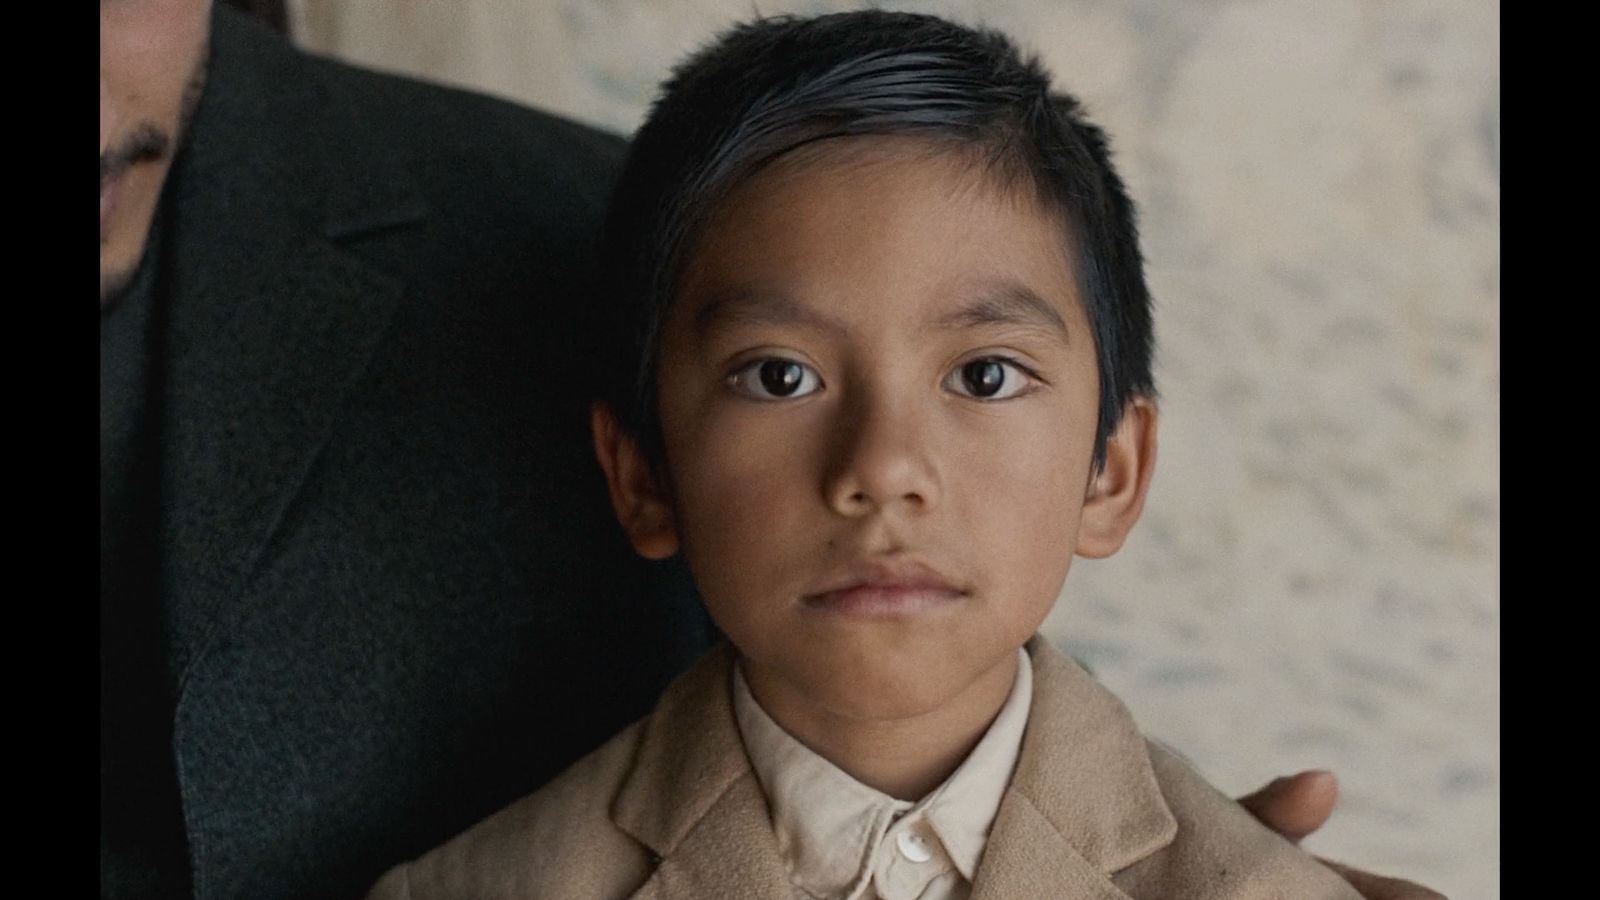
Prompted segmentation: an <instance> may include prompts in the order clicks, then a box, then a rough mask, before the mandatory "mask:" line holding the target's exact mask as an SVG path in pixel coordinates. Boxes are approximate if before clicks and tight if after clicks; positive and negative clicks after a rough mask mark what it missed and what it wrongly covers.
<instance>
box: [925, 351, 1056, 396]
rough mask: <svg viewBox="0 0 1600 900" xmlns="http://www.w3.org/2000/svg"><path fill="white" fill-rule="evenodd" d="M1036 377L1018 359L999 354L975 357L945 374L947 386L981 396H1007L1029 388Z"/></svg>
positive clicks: (953, 389)
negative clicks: (1005, 357) (1006, 357)
mask: <svg viewBox="0 0 1600 900" xmlns="http://www.w3.org/2000/svg"><path fill="white" fill-rule="evenodd" d="M1033 380H1034V379H1033V377H1032V376H1031V375H1029V374H1028V373H1027V372H1026V371H1025V370H1023V369H1022V367H1020V366H1018V365H1017V364H1016V363H1013V362H1010V361H1009V360H1005V359H997V358H995V357H985V358H984V359H975V360H973V361H972V362H969V363H966V364H964V365H962V366H961V367H960V368H957V369H956V370H955V371H953V372H951V373H950V374H949V375H948V376H946V377H945V383H944V386H945V388H946V389H947V390H951V391H955V392H956V393H958V394H961V395H963V396H966V397H973V398H975V399H978V400H1005V399H1007V398H1009V397H1015V396H1017V395H1018V394H1020V393H1022V392H1023V391H1025V390H1027V388H1028V385H1029V384H1031V383H1032V382H1033Z"/></svg>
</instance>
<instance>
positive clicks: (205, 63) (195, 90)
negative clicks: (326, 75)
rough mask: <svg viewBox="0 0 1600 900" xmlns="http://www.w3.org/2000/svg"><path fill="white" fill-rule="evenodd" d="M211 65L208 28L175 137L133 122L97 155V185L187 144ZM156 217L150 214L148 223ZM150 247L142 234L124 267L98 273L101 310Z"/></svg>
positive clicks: (150, 125) (129, 278)
mask: <svg viewBox="0 0 1600 900" xmlns="http://www.w3.org/2000/svg"><path fill="white" fill-rule="evenodd" d="M210 65H211V34H210V32H209V31H207V33H206V35H205V37H204V47H203V49H202V51H201V53H200V58H199V60H197V61H196V62H195V66H194V70H193V71H192V72H190V73H189V78H188V80H187V81H186V82H185V83H184V86H183V97H182V99H181V100H180V101H179V106H178V123H177V128H176V130H175V135H176V136H175V137H174V135H172V134H168V133H167V132H166V131H165V130H164V129H163V128H162V127H161V126H159V125H157V124H156V123H155V122H152V121H150V120H148V119H146V120H145V121H143V122H140V123H139V124H137V125H135V126H134V127H133V129H132V130H131V131H129V133H128V135H127V137H125V138H123V140H122V141H121V142H120V143H118V144H117V145H116V146H114V147H111V148H109V149H108V150H106V152H104V153H102V154H100V184H101V187H102V188H103V187H104V186H105V184H106V182H107V181H110V180H112V179H115V178H117V177H118V176H120V175H121V174H122V173H123V172H125V171H127V170H128V169H129V168H131V167H132V166H134V165H135V164H138V163H147V162H160V161H161V160H162V159H163V158H164V157H168V156H169V155H170V156H172V157H176V156H177V154H178V152H179V151H180V150H182V149H183V147H184V146H185V145H186V143H187V141H188V139H189V134H190V127H189V126H190V125H192V124H193V123H194V116H195V112H196V111H197V110H198V109H199V108H200V98H201V96H202V95H203V94H204V93H205V86H206V75H207V73H208V71H209V69H210ZM166 177H167V178H170V177H172V168H171V165H170V160H169V165H168V168H167V173H166ZM165 189H166V182H165V180H163V182H162V184H161V186H159V187H158V188H157V189H156V192H157V198H158V199H157V202H158V203H159V202H160V200H159V197H160V195H161V194H162V193H164V192H165ZM154 221H155V216H153V215H152V216H151V222H152V223H153V222H154ZM149 246H150V235H149V234H145V235H144V239H143V242H142V244H141V250H140V254H139V258H138V259H135V260H134V261H133V264H132V265H131V266H129V267H127V268H126V269H122V270H118V271H114V272H109V273H105V272H102V273H101V276H100V309H101V310H102V311H104V310H106V309H108V308H109V307H111V306H112V305H113V304H114V303H115V301H116V300H117V299H119V298H120V297H121V296H122V293H123V292H124V291H126V290H127V289H128V285H129V284H130V283H131V282H132V281H133V277H134V275H135V274H136V273H137V272H138V271H139V266H140V264H141V263H142V262H143V260H144V254H145V253H146V252H148V249H149Z"/></svg>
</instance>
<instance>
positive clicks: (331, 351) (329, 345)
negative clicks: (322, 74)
mask: <svg viewBox="0 0 1600 900" xmlns="http://www.w3.org/2000/svg"><path fill="white" fill-rule="evenodd" d="M213 21H214V25H213V48H214V49H213V58H212V65H211V79H210V82H209V84H208V85H207V90H206V94H205V96H204V99H203V100H202V103H201V107H200V110H199V111H198V114H197V117H196V120H195V127H194V132H193V133H194V135H195V140H194V143H193V144H192V145H191V146H190V147H188V148H187V149H186V150H185V151H184V154H183V157H182V158H181V159H180V161H179V164H178V166H177V168H175V170H174V177H173V184H172V185H171V186H170V190H169V195H168V197H167V201H168V206H169V208H170V210H171V219H172V224H171V227H172V228H173V229H174V230H175V235H176V238H175V239H174V240H169V241H167V242H166V245H167V246H168V247H170V248H171V255H170V257H169V259H168V260H167V264H166V265H165V266H164V267H163V268H164V270H165V271H166V272H167V273H168V274H167V276H166V279H167V280H166V283H165V284H164V285H163V288H164V296H165V297H166V298H167V304H168V305H167V308H166V309H165V311H164V314H165V315H166V316H167V327H166V329H165V334H166V340H167V341H168V343H167V346H166V347H165V348H164V352H163V354H162V355H163V356H164V358H165V359H166V360H167V361H168V362H167V366H168V368H167V371H166V373H165V385H166V388H165V403H164V404H163V409H164V410H165V411H166V416H167V418H166V420H165V422H164V423H163V445H164V449H163V472H162V485H163V488H162V489H163V494H164V496H163V508H164V509H168V510H182V511H183V515H182V516H169V517H167V519H166V521H164V522H163V523H162V530H163V535H162V536H163V546H164V547H166V548H167V558H166V565H165V569H164V572H163V582H164V589H165V593H166V595H167V597H168V598H169V600H170V602H171V604H172V606H173V608H172V609H171V610H170V611H169V621H170V622H171V623H173V624H172V627H173V629H174V633H173V634H172V641H171V644H172V646H173V648H174V653H175V656H176V659H175V660H174V663H175V665H174V672H175V673H176V676H177V678H178V681H179V685H180V690H181V685H182V683H183V682H184V680H185V679H186V676H187V672H188V671H189V669H190V666H192V664H193V662H194V660H195V659H196V658H198V657H199V656H201V655H203V654H204V653H205V651H206V649H207V648H208V647H209V646H210V645H211V643H212V641H213V639H214V637H215V636H216V635H217V634H219V633H225V632H226V631H227V629H228V628H229V627H230V625H231V624H232V622H234V621H235V620H236V619H237V618H238V617H239V616H241V615H244V614H245V613H246V612H247V609H246V607H247V604H246V603H244V602H242V601H241V594H243V593H244V592H245V588H246V586H247V584H248V582H249V579H250V575H251V573H252V572H253V571H254V569H255V567H256V566H257V564H258V562H259V561H260V560H261V559H262V557H263V555H264V554H265V553H266V552H267V550H268V547H269V546H270V540H271V537H272V535H273V533H274V531H275V529H276V528H277V527H278V525H279V523H280V522H281V521H282V520H283V518H284V516H285V514H286V512H287V511H288V510H289V509H290V506H291V503H292V501H293V498H294V496H295V494H296V492H297V491H298V490H299V488H300V486H301V484H302V482H303V481H304V479H305V477H306V475H307V473H308V471H309V470H310V469H311V467H312V465H313V463H314V460H315V458H316V455H317V453H318V451H319V449H320V448H321V447H322V445H323V444H324V443H325V442H326V440H327V438H328V436H329V434H330V433H331V432H332V430H333V427H334V423H335V421H336V418H337V415H338V411H339V408H340V406H341V404H342V403H343V401H344V399H345V397H346V395H347V393H348V391H349V389H350V387H351V386H352V385H353V384H354V383H355V382H356V381H357V380H358V379H359V378H360V376H361V374H362V373H363V371H364V370H365V368H366V365H367V362H368V360H369V359H370V358H371V357H372V354H373V351H374V349H375V347H376V346H377V344H378V342H379V339H380V336H381V335H382V333H383V331H384V328H385V325H386V323H387V322H388V321H389V319H390V317H391V314H392V313H393V310H394V308H395V305H396V303H397V302H398V300H399V298H400V297H401V296H402V293H403V286H402V285H401V284H399V283H398V282H396V281H394V280H393V279H391V278H389V277H387V276H386V275H384V274H382V273H381V272H378V271H376V270H374V269H372V268H369V267H368V266H367V265H365V264H364V263H362V262H361V261H359V260H357V259H356V258H354V257H353V256H351V255H349V254H348V253H346V252H345V251H344V250H343V249H342V248H341V247H340V246H339V245H338V244H337V243H335V241H334V240H333V239H332V237H331V235H334V234H339V235H348V234H352V233H355V232H356V231H358V230H359V226H361V225H363V224H368V223H373V222H377V223H388V224H395V223H400V222H406V221H414V220H416V219H417V218H418V217H419V216H420V214H421V204H420V202H418V201H416V200H415V199H414V194H413V193H411V192H409V191H407V190H406V189H405V188H404V185H405V184H406V181H405V179H404V178H403V177H400V176H399V175H398V173H396V172H394V171H392V170H391V169H386V168H383V167H381V165H379V164H378V163H377V162H376V161H374V160H371V159H363V160H344V159H338V158H335V159H328V156H329V155H330V154H332V155H334V156H338V154H340V153H341V152H348V151H341V150H340V149H339V148H338V147H337V146H332V145H331V142H328V141H325V140H323V139H322V138H321V133H322V132H321V128H320V125H319V123H320V122H324V121H327V119H326V118H325V117H327V116H335V115H340V116H342V115H345V114H346V113H347V111H346V110H342V109H338V108H336V107H337V104H336V103H335V102H334V100H332V99H331V98H329V97H327V96H325V95H324V93H323V91H322V89H321V87H320V85H319V84H318V83H317V82H316V81H314V80H313V79H310V78H308V77H307V76H306V74H305V71H304V69H303V67H296V66H290V65H286V64H285V62H286V60H285V50H284V49H283V48H281V47H275V46H271V45H268V46H267V47H266V48H263V46H262V42H260V41H254V42H252V41H246V40H243V39H241V37H240V30H241V29H243V28H246V27H250V26H247V25H244V24H241V23H239V22H236V21H234V20H233V18H231V17H230V16H227V15H225V14H224V13H223V12H222V11H220V10H219V11H218V14H217V15H216V16H215V17H214V20H213ZM261 122H289V123H293V124H294V125H295V126H298V127H294V128H291V129H285V132H278V133H275V132H272V131H267V130H264V129H262V128H261V127H260V125H259V123H261ZM240 172H253V173H256V174H255V175H254V176H253V177H248V178H241V177H239V174H238V173H240ZM330 173H331V174H330ZM368 184H374V185H377V187H374V188H373V189H372V191H371V192H370V198H371V202H370V203H369V204H367V205H366V207H365V208H364V207H363V204H362V191H361V187H362V186H363V185H368ZM396 185H399V186H401V187H396ZM352 223H354V226H356V227H352Z"/></svg>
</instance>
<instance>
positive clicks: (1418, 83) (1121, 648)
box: [291, 0, 1500, 900]
mask: <svg viewBox="0 0 1600 900" xmlns="http://www.w3.org/2000/svg"><path fill="white" fill-rule="evenodd" d="M882 5H884V6H887V7H891V8H907V9H920V10H925V11H931V12H936V13H940V14H943V15H947V16H950V17H953V18H956V19H960V20H963V21H967V22H983V23H986V24H990V25H993V26H996V27H999V28H1002V29H1004V30H1006V31H1008V32H1009V33H1011V34H1012V35H1014V36H1016V37H1017V38H1019V39H1020V40H1021V41H1022V43H1024V44H1025V45H1026V46H1028V47H1030V48H1031V49H1033V50H1034V51H1036V52H1037V53H1039V54H1040V55H1041V56H1042V57H1043V58H1044V60H1045V61H1046V63H1047V64H1048V65H1049V66H1050V67H1051V69H1052V70H1053V71H1054V72H1055V74H1056V76H1057V78H1058V81H1059V83H1060V84H1061V85H1062V86H1063V87H1065V88H1067V89H1068V90H1071V91H1073V92H1074V93H1077V94H1078V95H1079V96H1080V97H1081V98H1083V99H1084V100H1085V101H1086V104H1087V106H1088V108H1089V110H1090V113H1091V115H1092V116H1094V117H1095V118H1096V119H1097V120H1098V121H1099V122H1100V124H1102V125H1104V126H1105V127H1106V128H1107V130H1108V131H1109V132H1110V133H1111V135H1112V137H1113V140H1114V149H1115V150H1116V151H1117V157H1118V161H1119V165H1120V167H1121V169H1122V172H1123V175H1124V176H1125V177H1126V179H1127V181H1128V184H1129V187H1130V189H1131V190H1132V193H1133V195H1134V198H1135V200H1136V201H1137V202H1138V203H1139V205H1140V207H1141V210H1142V216H1143V218H1142V221H1143V232H1144V238H1145V250H1146V254H1147V257H1148V261H1149V275H1150V280H1151V284H1152V288H1153V290H1154V293H1155V296H1156V302H1157V304H1158V308H1157V318H1156V322H1157V329H1158V339H1159V342H1160V349H1159V357H1158V360H1159V361H1158V367H1157V379H1158V383H1159V385H1160V388H1161V391H1162V416H1163V421H1162V426H1161V453H1160V461H1159V464H1158V466H1157V475H1156V482H1155V486H1154V489H1153V491H1152V494H1151V497H1150V501H1149V504H1148V506H1147V507H1146V511H1145V514H1144V518H1143V520H1142V521H1141V523H1140V525H1139V526H1138V528H1137V529H1136V530H1135V532H1134V534H1133V537H1132V538H1131V539H1130V541H1129V543H1128V545H1127V546H1126V547H1125V548H1124V550H1123V551H1122V552H1121V553H1119V554H1118V555H1117V556H1115V557H1113V558H1112V559H1110V560H1106V561H1100V562H1090V561H1084V560H1079V561H1078V562H1077V563H1076V564H1074V566H1073V569H1072V573H1071V575H1070V576H1069V578H1068V581H1067V588H1066V590H1065V592H1064V594H1063V596H1062V598H1061V601H1060V603H1059V604H1058V605H1057V607H1056V610H1055V612H1054V613H1053V614H1052V615H1051V617H1050V619H1049V620H1048V622H1047V623H1046V626H1045V628H1046V633H1047V634H1048V635H1049V636H1050V637H1051V638H1052V639H1053V640H1055V641H1056V642H1057V643H1058V644H1059V645H1061V646H1062V647H1064V648H1066V649H1067V650H1069V651H1070V652H1072V653H1074V654H1076V655H1077V656H1078V657H1079V658H1081V659H1083V660H1084V661H1086V662H1087V663H1088V664H1089V665H1090V666H1091V667H1092V668H1093V669H1094V670H1095V671H1096V673H1097V674H1098V675H1099V676H1100V677H1101V678H1102V680H1104V681H1105V682H1106V683H1107V684H1108V685H1109V686H1111V687H1112V689H1113V690H1115V691H1117V692H1118V693H1119V694H1120V695H1121V696H1122V697H1123V698H1124V700H1125V701H1126V702H1127V703H1128V705H1129V706H1130V707H1131V708H1132V709H1133V711H1134V714H1135V715H1136V717H1137V718H1138V719H1139V720H1140V722H1141V724H1142V725H1143V726H1144V728H1145V729H1146V731H1147V732H1148V733H1150V734H1152V735H1153V736H1156V737H1158V738H1161V739H1163V740H1165V741H1167V742H1168V743H1170V744H1172V745H1174V746H1175V747H1177V748H1179V749H1180V750H1181V751H1182V752H1183V753H1185V754H1186V755H1187V756H1189V757H1190V758H1191V759H1192V760H1193V761H1194V763H1195V764H1196V765H1197V766H1198V767H1199V768H1200V769H1201V770H1202V771H1203V772H1204V773H1205V774H1206V775H1207V776H1208V777H1210V778H1211V779H1212V780H1213V781H1214V782H1215V783H1216V784H1217V785H1218V786H1219V787H1221V788H1223V789H1224V790H1227V791H1230V792H1235V793H1237V792H1242V791H1245V790H1247V789H1250V788H1253V787H1255V786H1257V785H1259V784H1260V783H1262V782H1264V781H1265V780H1266V779H1267V778H1268V777H1269V776H1271V775H1274V774H1278V773H1285V772H1290V771H1295V770H1298V769H1301V768H1307V767H1328V768H1332V769H1334V770H1335V771H1336V772H1337V773H1338V774H1339V776H1340V777H1341V780H1342V782H1343V786H1344V793H1343V802H1342V805H1341V807H1340V809H1339V811H1338V812H1337V813H1336V814H1335V816H1334V819H1333V822H1332V823H1331V824H1330V825H1328V827H1327V828H1325V829H1324V830H1323V831H1322V832H1321V833H1319V834H1318V835H1316V836H1315V837H1313V838H1312V839H1311V840H1310V841H1309V842H1308V846H1309V847H1310V848H1311V849H1313V850H1315V851H1316V852H1319V853H1323V854H1325V855H1329V856H1333V857H1338V858H1346V859H1349V860H1352V861H1355V862H1358V863H1360V864H1362V865H1364V866H1366V867H1369V868H1372V869H1375V870H1379V871H1391V872H1394V873H1396V874H1404V875H1407V876H1409V877H1413V878H1416V879H1418V880H1421V881H1424V882H1426V883H1428V884H1430V885H1432V886H1434V887H1437V888H1439V889H1441V890H1444V891H1445V892H1446V893H1448V894H1449V895H1450V896H1451V897H1452V898H1454V900H1484V898H1493V897H1498V896H1499V891H1498V888H1497V887H1496V884H1497V882H1498V876H1499V824H1498V820H1499V795H1500V783H1499V671H1500V657H1499V622H1500V611H1499V588H1498V580H1499V533H1498V531H1499V520H1500V500H1499V476H1498V472H1499V423H1498V417H1499V394H1500V388H1499V308H1498V300H1499V280H1500V263H1499V178H1500V97H1499V13H1498V9H1497V6H1496V5H1495V4H1493V3H1490V2H1485V0H1453V2H1442V0H1431V2H1430V0H1417V2H1392V0H1365V2H1335V0H1323V2H1317V0H1305V2H1229V0H1189V2H1167V0H1163V2H1157V0H1102V2H1092V0H1082V2H1042V0H1035V2H1005V0H995V2H988V3H973V2H967V3H957V2H942V3H941V2H932V3H890V4H882ZM851 6H852V4H846V3H831V2H812V3H781V2H751V0H676V2H664V0H650V2H645V0H549V2H542V3H540V2H531V0H524V2H511V0H503V2H491V0H455V2H443V0H433V2H427V0H368V2H361V0H340V2H337V3H336V2H333V0H300V2H298V3H291V11H292V13H293V18H294V27H295V30H296V34H297V36H298V38H299V40H300V41H301V42H302V43H303V44H304V45H306V46H308V47H310V48H313V49H315V50H319V51H322V52H327V53H330V54H333V55H336V56H339V57H343V58H346V59H349V60H352V61H358V62H362V63H366V64H369V65H373V66H376V67H379V68H385V69H391V70H397V71H405V72H411V73H415V74H419V75H422V76H425V77H429V78H432V79H435V80H440V81H445V82H451V83H456V84H463V85H469V86H474V87H477V88H479V89H482V90H487V91H489V92H492V93H496V94H499V95H502V96H506V97H511V98H514V99H518V100H521V101H523V102H526V103H530V104H533V105H537V106H541V107H544V108H546V109H550V110H553V111H557V112H560V113H563V114H566V115H569V116H572V117H574V118H578V119H582V120H585V121H589V122H593V123H597V124H600V125H603V126H606V127H609V128H613V129H616V130H618V131H620V132H624V133H626V132H628V131H630V130H632V128H633V127H635V126H636V125H637V124H638V122H639V121H640V119H641V117H642V116H643V113H644V109H645V107H646V105H647V103H648V102H649V99H650V97H651V96H652V92H653V89H654V86H655V84H656V83H657V82H658V81H659V79H660V78H661V77H662V76H663V75H664V74H665V72H666V71H667V68H668V66H669V65H670V64H671V63H672V62H673V61H674V60H676V59H677V58H678V57H680V56H681V55H682V54H684V53H685V52H686V51H688V50H690V49H693V48H694V47H696V46H699V45H700V44H702V43H703V42H704V41H705V40H706V39H707V38H708V37H709V36H710V35H711V34H713V33H714V32H715V31H716V30H717V29H719V28H721V27H722V26H724V25H726V24H728V23H729V22H731V21H734V20H735V19H736V18H739V17H743V16H748V15H750V14H751V13H752V11H755V10H759V11H760V12H763V13H767V14H776V13H780V12H789V11H798V12H822V11H829V10H837V9H846V8H850V7H851Z"/></svg>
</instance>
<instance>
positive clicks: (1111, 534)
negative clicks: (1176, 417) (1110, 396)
mask: <svg viewBox="0 0 1600 900" xmlns="http://www.w3.org/2000/svg"><path fill="white" fill-rule="evenodd" d="M1155 466H1156V404H1155V401H1153V400H1151V399H1150V398H1149V397H1134V398H1133V399H1132V400H1130V401H1128V405H1127V407H1126V408H1124V409H1123V411H1122V419H1121V421H1119V422H1118V423H1117V428H1116V431H1114V432H1113V433H1112V434H1111V437H1110V438H1108V439H1107V440H1106V464H1105V467H1104V468H1103V469H1101V470H1100V472H1099V474H1097V475H1093V476H1091V477H1090V479H1089V489H1088V492H1087V493H1086V494H1085V495H1084V498H1083V516H1082V518H1081V523H1080V525H1079V527H1078V547H1077V553H1078V555H1079V556H1087V557H1090V558H1093V559H1099V558H1102V557H1106V556H1110V555H1111V554H1113V553H1115V552H1117V549H1118V548H1120V547H1121V546H1122V542H1123V540H1125V539H1126V538H1127V537H1128V532H1129V531H1132V530H1133V523H1135V522H1137V521H1139V513H1140V512H1141V511H1142V510H1143V509H1144V498H1145V494H1146V493H1148V492H1149V490H1150V476H1151V474H1152V473H1154V471H1155Z"/></svg>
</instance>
